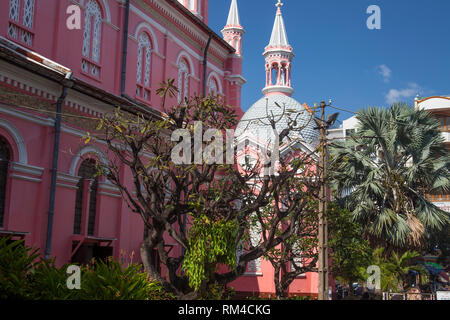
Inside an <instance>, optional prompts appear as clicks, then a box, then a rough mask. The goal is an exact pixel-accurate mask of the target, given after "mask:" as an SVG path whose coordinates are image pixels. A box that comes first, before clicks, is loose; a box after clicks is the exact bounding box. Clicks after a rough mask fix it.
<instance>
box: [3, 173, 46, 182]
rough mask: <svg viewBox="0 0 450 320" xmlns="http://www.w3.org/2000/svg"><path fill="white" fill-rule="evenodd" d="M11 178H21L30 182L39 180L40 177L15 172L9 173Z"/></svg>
mask: <svg viewBox="0 0 450 320" xmlns="http://www.w3.org/2000/svg"><path fill="white" fill-rule="evenodd" d="M9 176H10V177H11V178H15V179H21V180H25V181H30V182H41V181H42V179H38V178H32V177H27V176H22V175H20V174H15V173H12V174H10V175H9Z"/></svg>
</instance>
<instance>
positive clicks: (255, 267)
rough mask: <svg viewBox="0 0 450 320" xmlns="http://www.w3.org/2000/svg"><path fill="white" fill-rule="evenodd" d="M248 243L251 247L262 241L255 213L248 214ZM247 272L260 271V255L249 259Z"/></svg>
mask: <svg viewBox="0 0 450 320" xmlns="http://www.w3.org/2000/svg"><path fill="white" fill-rule="evenodd" d="M249 233H250V244H251V246H252V247H257V246H258V245H260V243H261V241H262V228H261V224H260V223H259V221H258V218H257V215H256V213H252V214H251V215H250V230H249ZM247 272H248V273H258V272H261V257H260V258H257V259H255V260H252V261H250V262H249V263H248V264H247Z"/></svg>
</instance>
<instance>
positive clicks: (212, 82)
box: [208, 77, 220, 96]
mask: <svg viewBox="0 0 450 320" xmlns="http://www.w3.org/2000/svg"><path fill="white" fill-rule="evenodd" d="M208 93H209V94H212V95H213V96H215V95H217V94H218V93H220V92H219V86H218V85H217V80H216V79H215V78H214V77H211V78H210V79H209V82H208Z"/></svg>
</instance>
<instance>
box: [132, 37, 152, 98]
mask: <svg viewBox="0 0 450 320" xmlns="http://www.w3.org/2000/svg"><path fill="white" fill-rule="evenodd" d="M151 49H152V46H151V42H150V38H149V36H148V35H147V34H146V33H145V32H143V33H141V35H140V36H139V43H138V55H137V75H136V82H137V86H136V96H137V97H143V98H144V99H148V98H149V96H150V90H149V88H150V67H151V55H152V51H151Z"/></svg>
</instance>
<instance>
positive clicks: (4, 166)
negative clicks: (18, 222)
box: [0, 137, 10, 227]
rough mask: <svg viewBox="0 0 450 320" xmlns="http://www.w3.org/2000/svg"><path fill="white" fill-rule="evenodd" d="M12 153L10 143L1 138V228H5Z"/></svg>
mask: <svg viewBox="0 0 450 320" xmlns="http://www.w3.org/2000/svg"><path fill="white" fill-rule="evenodd" d="M9 161H10V152H9V146H8V143H7V142H6V141H5V140H4V139H3V138H2V137H0V227H3V223H4V219H5V207H6V182H7V178H8V167H9Z"/></svg>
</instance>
